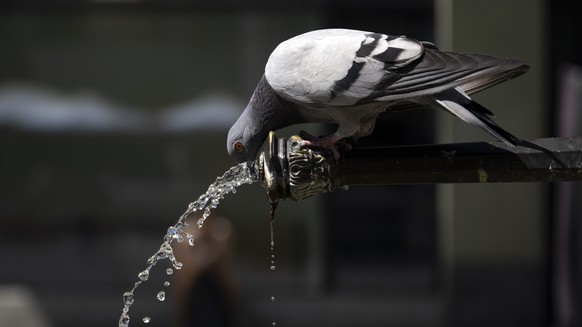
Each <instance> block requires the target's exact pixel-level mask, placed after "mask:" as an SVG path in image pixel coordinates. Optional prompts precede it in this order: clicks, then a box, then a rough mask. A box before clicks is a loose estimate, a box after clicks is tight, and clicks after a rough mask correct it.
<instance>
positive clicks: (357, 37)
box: [265, 29, 423, 107]
mask: <svg viewBox="0 0 582 327" xmlns="http://www.w3.org/2000/svg"><path fill="white" fill-rule="evenodd" d="M422 54H423V45H422V44H421V43H420V42H418V41H415V40H411V39H408V38H406V37H404V36H398V37H395V36H389V35H385V34H379V33H372V32H363V31H355V30H344V29H327V30H317V31H312V32H308V33H305V34H302V35H299V36H296V37H294V38H292V39H289V40H287V41H285V42H283V43H281V44H280V45H279V46H278V47H277V48H276V49H275V50H274V51H273V53H272V54H271V56H270V57H269V60H268V61H267V65H266V66H265V77H266V79H267V81H268V82H269V84H270V85H271V87H272V88H273V90H275V92H277V93H278V94H279V95H281V96H282V97H284V98H286V99H287V100H290V101H293V102H296V103H299V104H302V105H305V106H308V107H317V106H324V105H334V106H350V105H354V104H356V103H358V102H359V101H361V100H362V99H364V98H366V97H367V96H369V95H371V94H372V93H373V92H374V90H375V89H376V86H378V85H379V83H381V82H382V81H383V80H385V79H386V78H389V77H390V76H396V75H394V74H392V73H391V72H390V70H395V69H399V68H402V67H406V66H408V65H409V64H411V63H412V62H414V61H416V60H417V59H419V58H420V57H421V56H422Z"/></svg>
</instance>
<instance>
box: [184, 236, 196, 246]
mask: <svg viewBox="0 0 582 327" xmlns="http://www.w3.org/2000/svg"><path fill="white" fill-rule="evenodd" d="M186 237H187V238H188V245H190V246H194V235H192V234H186Z"/></svg>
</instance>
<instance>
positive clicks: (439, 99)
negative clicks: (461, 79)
mask: <svg viewBox="0 0 582 327" xmlns="http://www.w3.org/2000/svg"><path fill="white" fill-rule="evenodd" d="M430 98H431V99H432V100H433V101H434V102H435V103H436V104H437V105H438V106H439V107H441V108H443V109H446V110H447V111H448V112H450V113H452V114H453V115H455V116H457V117H459V118H460V119H462V120H463V121H465V122H466V123H469V124H471V125H473V126H477V127H479V128H481V129H483V130H485V131H486V132H487V133H489V134H491V135H493V136H494V137H496V138H497V139H499V140H500V141H502V142H504V143H506V144H507V145H513V146H515V145H517V144H519V143H520V140H519V139H518V138H517V137H515V136H513V135H512V134H511V133H509V132H508V131H506V130H504V129H503V128H501V127H499V126H498V125H497V124H496V123H495V122H494V121H493V120H492V119H491V117H494V114H493V113H492V112H491V111H490V110H489V109H487V108H485V107H484V106H482V105H480V104H478V103H477V102H475V101H473V100H471V98H469V96H468V95H467V94H465V92H463V91H462V90H461V89H460V88H455V89H449V90H446V91H443V92H440V93H437V94H434V95H432V96H431V97H430Z"/></svg>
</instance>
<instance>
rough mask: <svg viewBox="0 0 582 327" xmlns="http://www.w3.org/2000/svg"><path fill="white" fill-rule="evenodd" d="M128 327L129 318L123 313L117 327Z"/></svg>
mask: <svg viewBox="0 0 582 327" xmlns="http://www.w3.org/2000/svg"><path fill="white" fill-rule="evenodd" d="M128 326H129V316H128V315H127V314H125V313H124V314H122V315H121V317H120V318H119V327H128Z"/></svg>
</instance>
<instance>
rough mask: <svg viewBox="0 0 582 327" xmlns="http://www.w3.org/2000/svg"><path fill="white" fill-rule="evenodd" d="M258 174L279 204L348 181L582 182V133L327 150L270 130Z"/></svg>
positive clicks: (303, 197) (340, 185)
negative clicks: (513, 142)
mask: <svg viewBox="0 0 582 327" xmlns="http://www.w3.org/2000/svg"><path fill="white" fill-rule="evenodd" d="M259 167H260V168H259V173H260V177H261V180H262V184H263V186H264V187H265V188H266V189H267V195H268V197H269V199H270V201H271V203H272V204H274V206H276V203H277V202H278V201H279V200H281V199H292V200H302V199H305V198H308V197H310V196H313V195H316V194H319V193H324V192H331V191H334V190H335V189H337V188H339V187H342V186H348V185H387V184H433V183H499V182H557V181H577V180H582V137H576V138H547V139H540V140H536V141H532V142H527V141H523V142H522V143H521V144H520V145H519V146H516V147H510V146H507V145H504V144H502V143H501V142H478V143H458V144H440V145H418V146H398V147H381V148H356V149H353V150H351V151H348V152H345V153H342V154H341V157H340V158H339V160H336V159H335V158H334V157H333V155H332V154H331V153H330V152H329V151H327V150H319V149H312V148H307V147H303V146H302V142H301V138H300V137H299V136H292V137H290V138H289V139H288V140H284V139H277V138H276V137H275V133H274V132H271V133H270V134H269V137H268V140H267V142H266V143H265V149H264V151H262V152H261V153H260V155H259Z"/></svg>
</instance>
